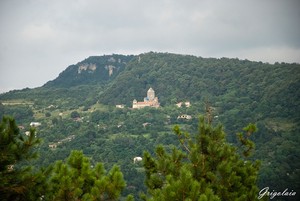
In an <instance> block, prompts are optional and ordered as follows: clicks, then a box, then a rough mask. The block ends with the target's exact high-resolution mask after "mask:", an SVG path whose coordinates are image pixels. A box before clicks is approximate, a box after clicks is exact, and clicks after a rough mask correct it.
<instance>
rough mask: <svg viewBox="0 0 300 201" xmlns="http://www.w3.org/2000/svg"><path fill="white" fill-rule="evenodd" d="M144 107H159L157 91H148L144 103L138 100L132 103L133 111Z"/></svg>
mask: <svg viewBox="0 0 300 201" xmlns="http://www.w3.org/2000/svg"><path fill="white" fill-rule="evenodd" d="M144 107H155V108H158V107H159V102H158V98H157V97H155V91H154V90H153V89H152V88H151V87H150V89H149V90H148V91H147V97H145V98H144V101H143V102H138V101H137V100H136V99H134V100H133V102H132V108H133V109H140V108H144Z"/></svg>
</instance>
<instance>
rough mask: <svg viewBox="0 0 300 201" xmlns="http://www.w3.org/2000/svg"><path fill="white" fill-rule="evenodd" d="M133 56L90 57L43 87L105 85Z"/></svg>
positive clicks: (70, 67) (72, 66)
mask: <svg viewBox="0 0 300 201" xmlns="http://www.w3.org/2000/svg"><path fill="white" fill-rule="evenodd" d="M133 57H134V56H124V55H104V56H92V57H89V58H87V59H85V60H83V61H81V62H79V63H77V64H75V65H71V66H69V67H68V68H66V70H64V71H63V72H62V73H60V74H59V76H58V77H57V78H56V79H54V80H52V81H49V82H47V83H46V84H45V85H44V86H45V87H72V86H78V85H86V84H105V83H107V82H109V81H111V80H113V79H114V78H115V77H116V76H117V75H118V74H119V73H121V72H122V71H123V70H124V69H125V67H126V65H127V63H128V62H129V61H130V60H131V59H132V58H133Z"/></svg>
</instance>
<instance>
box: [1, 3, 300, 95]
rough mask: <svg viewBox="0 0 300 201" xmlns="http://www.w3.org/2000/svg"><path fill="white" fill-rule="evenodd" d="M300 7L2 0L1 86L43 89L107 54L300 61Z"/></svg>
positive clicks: (277, 4)
mask: <svg viewBox="0 0 300 201" xmlns="http://www.w3.org/2000/svg"><path fill="white" fill-rule="evenodd" d="M299 5H300V3H299V2H298V1H297V0H287V1H281V0H265V1H259V0H254V1H244V0H242V1H240V0H229V1H221V0H217V1H209V0H200V1H199V0H186V1H181V0H154V1H142V0H128V1H121V0H119V1H118V0H111V1H104V0H53V1H38V0H27V1H17V0H11V1H1V2H0V27H1V30H2V31H1V32H0V73H1V75H0V78H1V81H0V85H1V87H2V86H3V87H5V88H23V87H27V86H29V87H34V86H39V85H42V84H43V83H45V82H46V81H48V80H49V79H54V78H55V77H56V76H57V75H58V74H59V73H60V72H61V71H62V70H64V69H65V68H66V67H67V66H68V65H70V64H73V63H76V62H78V61H80V60H82V59H84V58H86V57H88V56H90V55H101V54H109V53H123V54H138V53H142V52H147V51H161V52H175V53H183V54H194V55H198V56H204V57H222V56H226V57H240V58H242V59H244V58H247V59H250V60H262V61H265V62H275V61H279V62H280V61H285V62H300V58H299V56H298V55H299V54H298V53H299V50H300V38H299V36H300V28H299V25H298V20H299V19H300V6H299ZM16 58H17V59H16ZM8 66H9V68H8ZM37 72H38V73H37ZM13 74H14V79H13V82H9V81H8V80H7V79H6V78H7V77H10V76H11V75H13ZM28 76H33V77H34V79H28V78H26V77H28ZM1 90H2V91H3V89H0V91H1Z"/></svg>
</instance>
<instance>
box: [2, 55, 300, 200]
mask: <svg viewBox="0 0 300 201" xmlns="http://www.w3.org/2000/svg"><path fill="white" fill-rule="evenodd" d="M119 59H120V61H121V62H119ZM86 64H87V70H81V71H80V73H79V71H78V69H79V68H80V66H82V65H83V66H85V65H86ZM93 64H95V65H96V67H97V68H96V70H95V71H94V70H93ZM109 65H112V66H115V68H113V69H114V73H113V74H112V75H111V76H109V68H108V67H106V66H109ZM89 66H91V67H90V69H88V67H89ZM98 71H99V72H98ZM299 75H300V65H299V64H287V63H275V64H267V63H262V62H251V61H248V60H238V59H229V58H221V59H213V58H201V57H195V56H188V55H176V54H168V53H153V52H150V53H146V54H141V55H138V56H122V55H107V56H99V57H98V56H97V57H89V58H87V59H85V60H84V61H82V62H79V63H78V64H76V65H72V66H70V67H68V68H67V69H66V70H65V71H64V72H62V73H61V74H60V75H59V76H58V78H57V79H55V80H53V81H50V82H48V83H47V84H45V86H43V87H39V88H35V89H23V90H15V91H11V92H8V93H5V94H1V95H0V116H3V115H4V114H7V115H12V116H14V117H15V118H16V120H17V122H18V124H19V125H22V126H23V127H24V129H21V130H20V132H21V133H25V132H26V131H28V130H29V129H30V127H29V124H30V122H32V121H38V122H40V123H41V126H39V127H38V128H37V131H38V132H37V135H38V137H40V138H42V139H43V143H42V144H41V146H40V147H39V152H40V155H41V157H40V158H39V159H38V160H37V161H35V162H31V163H32V164H34V165H35V166H38V167H41V166H44V167H46V166H48V165H49V164H51V163H53V162H55V161H57V160H65V159H66V158H67V157H68V156H69V155H70V154H71V150H82V151H83V153H84V154H85V155H86V156H88V157H89V158H90V162H91V164H96V163H98V162H103V164H104V166H105V169H111V168H112V167H113V166H114V165H115V164H117V165H119V166H120V167H121V169H122V172H123V175H124V179H125V181H126V183H127V187H126V188H125V190H124V191H123V195H128V194H130V193H132V194H134V195H135V197H136V199H138V198H137V197H138V194H139V192H140V191H144V192H145V190H146V189H145V187H144V186H142V185H141V183H143V181H144V179H145V175H144V170H143V168H142V164H140V163H137V164H134V163H133V160H132V159H133V157H135V156H142V154H143V151H144V150H147V151H149V152H150V153H151V154H154V151H153V150H154V148H155V147H156V146H157V145H158V144H162V145H163V146H164V148H166V149H167V150H169V149H170V147H171V146H180V142H178V140H177V137H176V136H175V135H174V134H173V132H172V128H173V127H174V126H175V125H179V126H180V127H181V129H183V130H184V131H187V132H189V133H196V132H197V125H198V122H197V119H198V114H204V113H205V107H204V105H205V104H204V103H205V102H209V103H210V104H211V106H212V108H213V116H212V117H213V124H217V123H218V122H222V124H223V125H224V130H225V132H226V133H227V135H226V139H227V140H228V141H229V142H230V143H233V144H236V145H237V144H238V143H239V140H238V138H236V132H237V131H238V130H239V129H240V128H241V127H243V126H244V125H247V124H248V123H250V122H252V123H253V124H256V125H257V127H258V131H257V132H256V134H255V135H254V136H252V140H253V141H254V142H255V144H256V151H255V152H254V153H253V155H252V156H251V157H250V159H251V160H252V159H259V160H261V171H260V172H259V178H258V184H259V187H260V188H263V187H266V186H268V187H270V189H275V190H277V191H280V190H281V191H282V190H284V189H286V188H289V189H294V190H296V189H300V184H299V177H300V172H299V166H300V160H299V159H300V148H299V146H298V144H299V143H300V136H299V135H298V134H299V131H300V126H299V120H300V118H299V114H300V92H299V90H300V80H299ZM149 87H152V88H153V89H154V90H155V92H156V95H157V96H158V98H159V101H160V103H161V105H162V107H161V108H159V109H153V108H144V109H141V110H132V109H130V108H129V107H131V104H132V100H133V99H137V100H139V101H141V100H142V99H143V98H144V97H145V96H146V91H147V90H148V88H149ZM181 101H190V102H191V104H192V106H191V107H182V108H178V107H177V106H175V104H176V103H178V102H181ZM115 104H124V105H126V107H125V108H124V109H119V108H115ZM182 114H188V115H191V116H192V117H193V118H192V119H191V120H185V119H177V117H178V116H179V115H182ZM53 144H56V145H57V147H56V148H50V147H49V145H53ZM244 151H245V153H246V152H247V150H244Z"/></svg>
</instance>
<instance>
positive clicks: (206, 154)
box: [144, 118, 259, 201]
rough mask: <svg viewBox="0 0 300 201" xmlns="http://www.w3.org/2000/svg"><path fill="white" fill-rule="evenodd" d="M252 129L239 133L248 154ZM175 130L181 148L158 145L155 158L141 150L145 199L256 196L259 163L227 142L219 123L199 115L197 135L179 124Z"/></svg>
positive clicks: (247, 197)
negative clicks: (146, 194)
mask: <svg viewBox="0 0 300 201" xmlns="http://www.w3.org/2000/svg"><path fill="white" fill-rule="evenodd" d="M250 127H251V129H252V128H255V126H253V125H251V126H250ZM251 129H249V127H247V128H246V130H247V135H246V136H247V137H245V136H242V134H241V135H240V139H241V140H240V141H241V143H242V144H243V146H244V147H245V149H247V151H248V154H247V155H249V151H251V150H252V148H253V146H252V143H251V141H250V140H249V139H248V138H249V137H250V135H251V134H252V133H253V131H254V130H251ZM174 131H175V133H176V134H177V136H178V138H179V140H180V142H181V145H182V149H178V148H176V147H174V148H173V149H172V151H171V153H167V152H166V151H165V149H164V148H163V147H162V146H159V147H157V149H156V157H155V159H154V158H152V157H151V156H150V154H149V153H148V152H145V153H144V167H145V171H146V175H147V177H146V185H147V187H148V189H149V194H150V197H149V198H147V199H146V200H161V201H163V200H166V201H168V200H211V201H212V200H224V201H227V200H241V201H246V200H249V201H253V200H257V195H258V188H257V186H256V184H257V176H258V168H259V163H258V161H255V162H252V161H249V160H245V159H244V157H243V156H241V155H239V154H238V152H237V148H236V147H234V146H232V145H230V144H228V142H226V140H225V134H224V131H223V129H222V127H221V126H218V127H216V128H212V127H211V125H209V124H207V123H205V122H204V118H201V121H200V124H199V131H198V133H197V135H196V136H190V135H189V134H188V133H186V132H183V131H181V130H180V128H179V127H178V126H176V127H175V128H174ZM246 142H247V143H246ZM243 153H245V152H243Z"/></svg>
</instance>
